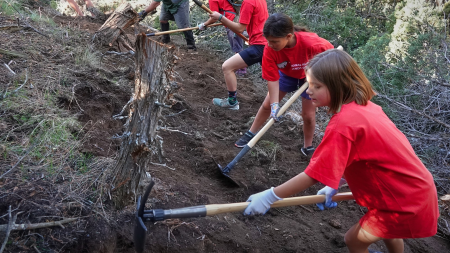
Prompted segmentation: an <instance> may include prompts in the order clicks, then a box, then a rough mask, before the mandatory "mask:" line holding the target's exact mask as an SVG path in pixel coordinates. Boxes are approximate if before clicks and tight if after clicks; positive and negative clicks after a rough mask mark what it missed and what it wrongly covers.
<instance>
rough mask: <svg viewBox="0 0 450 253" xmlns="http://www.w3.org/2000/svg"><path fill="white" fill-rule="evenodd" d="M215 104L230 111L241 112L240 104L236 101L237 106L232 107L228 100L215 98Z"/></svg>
mask: <svg viewBox="0 0 450 253" xmlns="http://www.w3.org/2000/svg"><path fill="white" fill-rule="evenodd" d="M213 104H214V105H217V106H220V107H222V108H226V109H230V110H239V102H238V101H236V104H234V105H232V104H230V102H229V101H228V98H213Z"/></svg>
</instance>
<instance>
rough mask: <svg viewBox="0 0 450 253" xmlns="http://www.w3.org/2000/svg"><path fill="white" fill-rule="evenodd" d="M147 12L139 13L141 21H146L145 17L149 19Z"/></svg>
mask: <svg viewBox="0 0 450 253" xmlns="http://www.w3.org/2000/svg"><path fill="white" fill-rule="evenodd" d="M147 14H148V13H147V12H145V10H143V11H141V12H139V13H138V16H139V21H142V20H144V18H145V17H147Z"/></svg>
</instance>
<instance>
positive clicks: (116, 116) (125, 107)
mask: <svg viewBox="0 0 450 253" xmlns="http://www.w3.org/2000/svg"><path fill="white" fill-rule="evenodd" d="M133 100H134V99H133V97H131V98H130V100H129V101H128V102H127V103H126V105H124V106H123V108H122V111H120V112H119V113H118V114H116V115H114V116H112V118H113V119H123V116H122V114H123V113H124V112H125V110H126V109H127V108H128V106H129V105H130V104H131V102H133Z"/></svg>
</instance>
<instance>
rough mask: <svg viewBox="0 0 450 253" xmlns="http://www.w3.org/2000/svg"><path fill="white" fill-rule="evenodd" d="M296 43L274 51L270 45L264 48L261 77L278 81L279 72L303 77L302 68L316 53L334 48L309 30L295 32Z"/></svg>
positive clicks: (298, 77) (294, 76)
mask: <svg viewBox="0 0 450 253" xmlns="http://www.w3.org/2000/svg"><path fill="white" fill-rule="evenodd" d="M295 37H296V39H297V43H296V44H295V46H294V47H291V48H283V49H281V50H280V51H275V50H273V49H272V48H270V47H268V46H267V47H265V48H264V54H263V61H262V77H263V78H264V79H265V80H267V81H272V82H274V81H278V80H279V79H280V74H279V73H278V70H280V71H281V72H283V74H285V75H287V76H290V77H293V78H297V79H303V78H305V71H304V68H305V67H306V65H307V64H308V62H309V60H311V59H312V58H313V57H314V56H315V55H316V54H319V53H322V52H324V51H326V50H328V49H332V48H334V47H333V45H332V44H331V43H330V42H328V41H327V40H326V39H323V38H321V37H319V36H318V35H317V34H315V33H311V32H295Z"/></svg>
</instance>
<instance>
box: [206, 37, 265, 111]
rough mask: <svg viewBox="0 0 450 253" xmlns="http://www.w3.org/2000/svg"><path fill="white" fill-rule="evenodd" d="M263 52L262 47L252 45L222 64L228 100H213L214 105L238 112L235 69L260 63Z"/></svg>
mask: <svg viewBox="0 0 450 253" xmlns="http://www.w3.org/2000/svg"><path fill="white" fill-rule="evenodd" d="M263 52H264V45H253V46H250V47H248V48H247V49H245V50H243V51H242V52H240V53H239V54H235V55H233V56H232V57H231V58H229V59H228V60H226V61H225V62H224V63H223V64H222V72H223V75H224V78H225V83H226V86H227V90H228V98H225V99H220V98H214V99H213V104H214V105H217V106H220V107H223V108H227V109H231V110H239V102H238V101H237V98H236V92H237V79H236V74H235V73H234V71H236V70H237V69H241V68H246V67H248V66H251V65H253V64H255V63H261V62H262V55H263Z"/></svg>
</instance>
